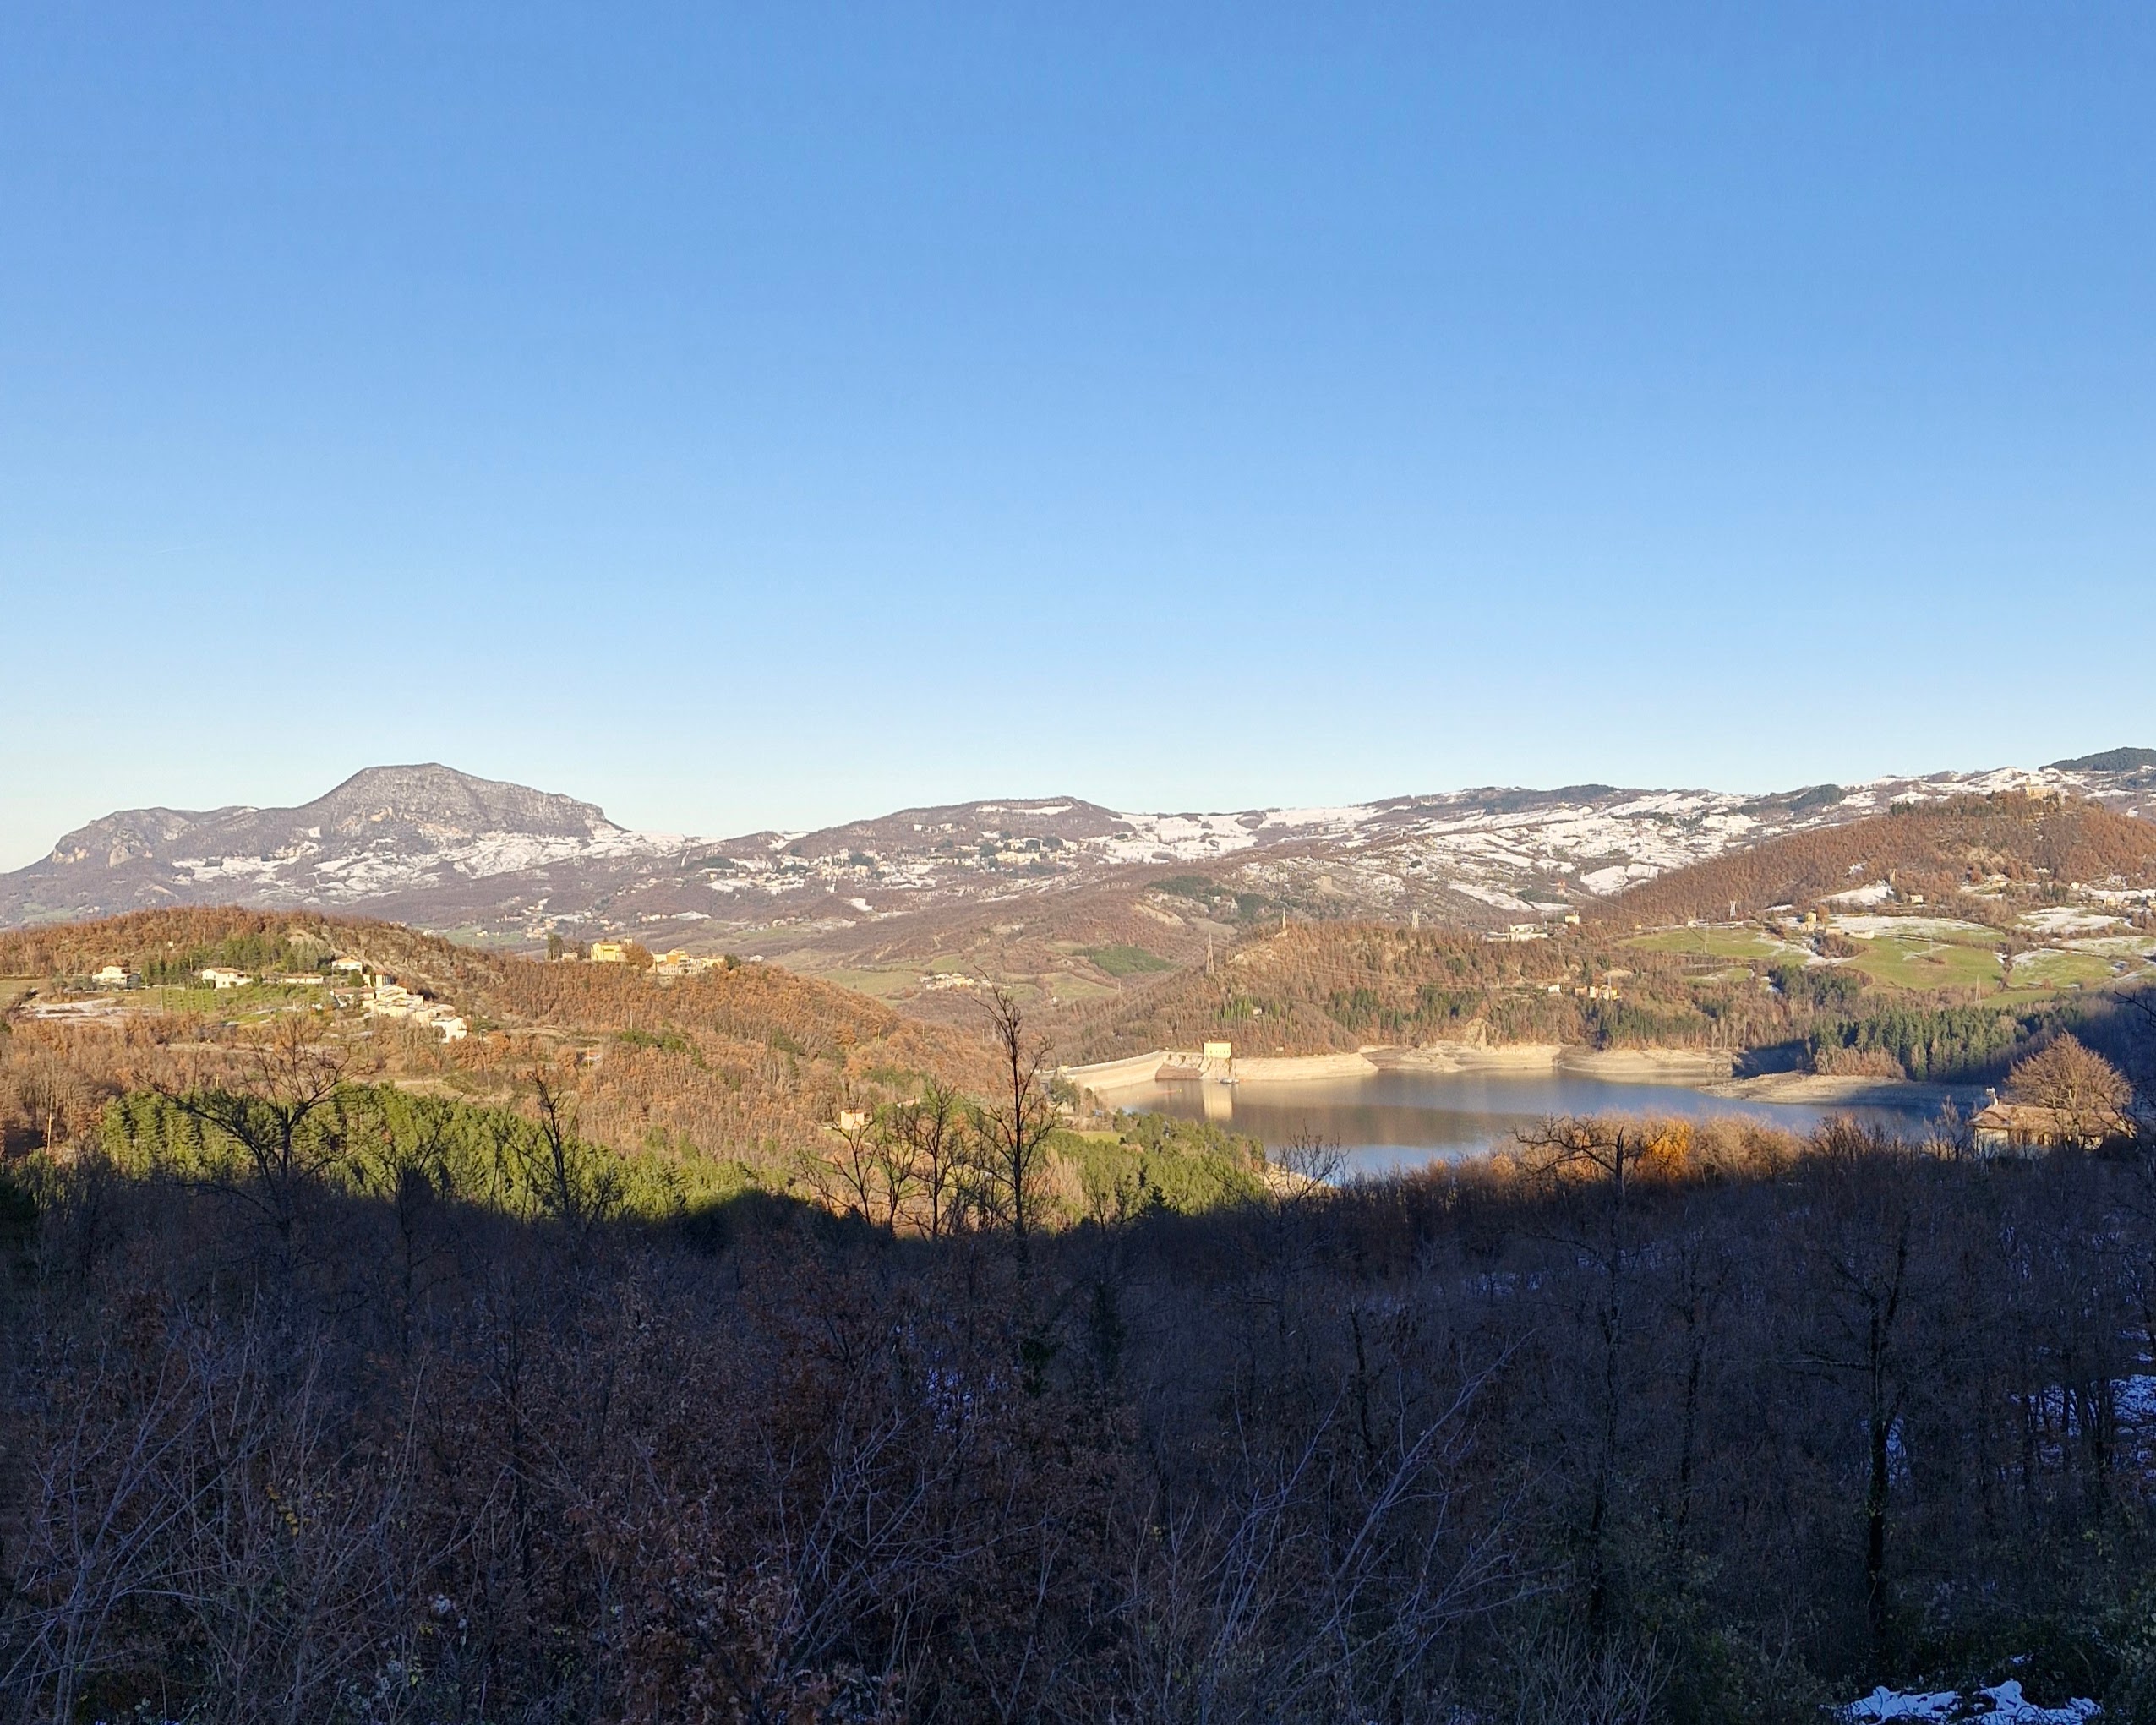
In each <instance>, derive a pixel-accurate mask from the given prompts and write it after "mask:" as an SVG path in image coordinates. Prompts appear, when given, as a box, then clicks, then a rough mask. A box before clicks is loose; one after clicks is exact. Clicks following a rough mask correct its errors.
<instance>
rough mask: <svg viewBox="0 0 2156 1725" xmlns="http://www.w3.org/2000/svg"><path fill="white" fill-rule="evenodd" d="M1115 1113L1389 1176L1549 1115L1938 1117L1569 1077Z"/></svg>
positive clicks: (1471, 1149)
mask: <svg viewBox="0 0 2156 1725" xmlns="http://www.w3.org/2000/svg"><path fill="white" fill-rule="evenodd" d="M1113 1100H1114V1102H1115V1104H1116V1106H1118V1107H1122V1108H1131V1109H1137V1110H1140V1111H1147V1112H1151V1113H1157V1114H1172V1115H1176V1116H1181V1117H1182V1118H1184V1119H1187V1120H1209V1121H1211V1122H1213V1123H1214V1125H1216V1126H1224V1127H1230V1128H1231V1129H1232V1130H1234V1131H1236V1132H1241V1133H1249V1134H1250V1135H1251V1136H1252V1137H1253V1138H1258V1139H1259V1140H1261V1141H1262V1142H1263V1143H1264V1144H1268V1145H1280V1144H1289V1143H1292V1142H1293V1141H1294V1140H1296V1138H1323V1139H1325V1140H1328V1141H1329V1142H1331V1143H1334V1144H1339V1145H1340V1148H1341V1149H1342V1150H1343V1151H1345V1153H1346V1155H1347V1161H1348V1165H1349V1167H1350V1168H1351V1170H1353V1171H1359V1172H1368V1173H1374V1172H1378V1171H1382V1170H1384V1169H1387V1168H1398V1167H1409V1166H1413V1165H1418V1164H1421V1163H1424V1162H1429V1161H1436V1160H1449V1159H1451V1158H1454V1157H1457V1156H1468V1155H1476V1154H1477V1153H1478V1152H1481V1151H1483V1150H1486V1149H1489V1148H1491V1147H1492V1146H1493V1145H1495V1144H1501V1143H1504V1142H1505V1141H1507V1140H1509V1138H1511V1136H1512V1135H1513V1133H1515V1132H1517V1131H1519V1130H1520V1128H1521V1127H1531V1126H1533V1125H1535V1124H1536V1122H1540V1121H1542V1120H1546V1119H1547V1118H1549V1117H1550V1116H1552V1115H1562V1114H1609V1115H1634V1116H1640V1115H1654V1116H1662V1117H1667V1116H1673V1115H1681V1116H1688V1117H1691V1118H1695V1119H1696V1118H1700V1117H1703V1116H1710V1115H1744V1116H1749V1117H1750V1118H1752V1119H1755V1120H1760V1121H1764V1122H1767V1123H1768V1124H1770V1125H1773V1126H1779V1127H1788V1129H1789V1130H1791V1131H1793V1132H1809V1130H1811V1128H1812V1127H1815V1126H1816V1125H1818V1124H1819V1122H1820V1121H1822V1120H1824V1119H1826V1117H1827V1116H1829V1115H1834V1114H1844V1115H1851V1116H1854V1117H1856V1118H1857V1119H1859V1120H1861V1121H1864V1122H1866V1123H1867V1124H1869V1125H1874V1126H1879V1127H1885V1128H1886V1129H1887V1130H1889V1131H1892V1132H1897V1133H1916V1132H1919V1131H1921V1130H1922V1128H1923V1127H1924V1126H1925V1125H1926V1124H1928V1123H1929V1121H1930V1120H1931V1119H1932V1118H1933V1117H1934V1115H1935V1110H1934V1109H1932V1108H1931V1107H1929V1105H1924V1106H1918V1105H1911V1106H1908V1107H1906V1108H1887V1107H1865V1108H1821V1107H1815V1106H1809V1105H1798V1104H1794V1103H1786V1102H1784V1103H1766V1102H1742V1101H1733V1100H1730V1099H1728V1098H1727V1097H1722V1096H1707V1095H1701V1094H1700V1092H1699V1091H1697V1090H1688V1089H1683V1088H1681V1087H1679V1086H1677V1085H1671V1084H1610V1083H1608V1082H1607V1081H1605V1080H1603V1079H1601V1078H1575V1077H1572V1076H1569V1075H1568V1074H1565V1073H1427V1072H1421V1073H1418V1072H1399V1071H1395V1072H1383V1073H1375V1074H1373V1075H1372V1076H1370V1077H1368V1078H1326V1079H1317V1080H1312V1081H1310V1082H1308V1083H1291V1084H1265V1083H1262V1082H1254V1081H1253V1080H1251V1079H1247V1078H1246V1079H1244V1080H1243V1081H1242V1083H1241V1084H1234V1085H1228V1084H1150V1085H1147V1086H1144V1087H1143V1088H1141V1089H1130V1090H1122V1091H1118V1092H1117V1093H1116V1095H1115V1096H1114V1098H1113Z"/></svg>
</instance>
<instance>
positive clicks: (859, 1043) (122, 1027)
mask: <svg viewBox="0 0 2156 1725" xmlns="http://www.w3.org/2000/svg"><path fill="white" fill-rule="evenodd" d="M338 956H348V957H352V958H361V959H363V960H364V961H365V962H366V963H367V964H368V967H369V974H371V975H374V976H382V977H393V978H394V979H395V980H396V981H397V982H398V983H400V984H401V985H404V986H406V987H407V988H408V989H410V990H412V991H415V992H418V993H421V994H423V995H425V996H428V997H431V998H434V999H436V1000H439V1002H442V1003H443V1005H444V1006H445V1007H448V1008H452V1009H454V1010H455V1011H456V1012H457V1013H461V1014H463V1015H464V1016H465V1017H466V1018H467V1020H468V1022H469V1025H470V1030H471V1034H470V1035H469V1036H468V1037H467V1038H466V1039H464V1040H458V1041H456V1042H445V1041H444V1040H442V1039H441V1038H440V1037H439V1036H438V1035H436V1034H434V1033H433V1032H431V1031H430V1030H428V1029H424V1028H423V1027H419V1026H416V1025H415V1026H407V1025H405V1024H400V1023H397V1022H396V1021H394V1020H376V1019H368V1018H365V1017H364V1016H363V1015H362V1014H361V1013H359V1011H358V1007H355V1006H353V1005H352V1004H350V1002H352V1001H353V999H354V997H355V996H354V993H353V991H352V988H350V987H344V988H340V987H339V986H338V985H339V984H341V983H347V984H348V983H351V982H352V979H350V978H347V977H344V976H341V975H340V974H338V973H336V972H335V971H333V970H331V969H330V965H331V963H332V961H333V960H334V958H336V957H338ZM107 964H117V965H118V966H120V967H121V968H122V969H126V970H128V971H131V972H133V973H134V974H136V975H137V976H139V978H140V979H141V980H142V981H143V982H144V983H145V985H147V986H145V987H143V988H140V989H135V990H131V991H126V992H118V991H112V992H110V993H107V994H106V995H104V996H101V997H97V996H88V995H86V993H85V991H84V990H83V989H82V988H81V987H80V986H79V985H80V983H81V980H82V979H84V978H85V977H86V976H88V975H90V974H93V973H95V972H96V970H98V969H101V968H102V967H104V966H106V965H107ZM210 966H226V967H229V968H231V969H235V970H237V971H240V972H243V973H244V974H247V975H248V976H249V977H251V978H255V979H259V980H258V981H257V982H256V983H254V985H249V986H247V987H242V988H235V989H230V990H225V991H219V992H217V993H216V994H215V995H214V996H212V995H211V994H210V991H208V990H207V989H205V988H202V987H201V986H199V972H200V971H201V970H202V969H205V968H206V967H210ZM287 975H290V976H308V975H312V976H314V977H317V978H319V979H321V980H318V981H317V982H315V983H314V984H313V985H306V986H291V985H282V984H281V983H280V982H279V981H278V979H280V978H281V977H285V976H287ZM5 978H12V979H15V980H14V981H13V982H11V983H7V984H4V985H0V987H4V988H5V989H6V991H7V993H6V994H0V1002H4V1001H5V999H6V998H8V996H19V995H21V994H23V993H24V992H25V991H26V990H27V991H32V992H31V993H30V997H29V998H28V999H27V1000H26V1001H24V1002H20V1003H19V1005H18V1007H17V1008H16V1010H15V1012H14V1015H13V1017H12V1019H11V1021H10V1023H9V1024H8V1026H7V1027H6V1028H7V1029H8V1030H9V1031H10V1032H11V1033H12V1034H9V1035H8V1036H7V1037H6V1038H4V1039H0V1041H5V1042H11V1043H13V1044H14V1052H15V1055H16V1056H18V1064H20V1063H21V1062H24V1061H30V1062H32V1064H33V1065H35V1063H36V1062H38V1061H43V1062H45V1064H44V1065H43V1066H40V1067H38V1070H41V1071H43V1070H46V1069H47V1067H49V1069H50V1072H51V1073H52V1082H53V1084H55V1085H57V1086H58V1088H59V1089H60V1090H62V1091H63V1092H64V1095H63V1097H62V1099H61V1100H60V1101H59V1102H58V1103H57V1104H56V1106H58V1107H60V1108H62V1109H63V1111H68V1112H71V1113H74V1114H79V1116H81V1118H80V1120H79V1122H77V1125H78V1127H79V1128H80V1129H82V1130H88V1129H89V1125H90V1122H92V1121H93V1120H94V1119H95V1118H96V1115H97V1114H98V1112H99V1111H101V1109H102V1108H103V1107H104V1105H105V1104H106V1102H107V1101H109V1100H112V1098H113V1097H115V1096H117V1095H120V1094H122V1093H123V1091H125V1090H127V1089H131V1088H134V1087H136V1086H139V1085H141V1084H157V1083H163V1082H174V1083H181V1084H185V1083H190V1082H195V1081H198V1080H199V1079H200V1078H203V1077H204V1076H205V1075H208V1074H213V1073H215V1072H216V1070H217V1069H218V1062H219V1061H220V1060H221V1058H222V1057H224V1056H226V1055H227V1053H229V1052H232V1051H236V1050H237V1049H238V1048H239V1047H241V1046H243V1045H244V1043H245V1040H246V1038H247V1036H248V1034H250V1032H252V1031H254V1030H259V1029H262V1028H263V1027H265V1026H267V1025H269V1024H273V1023H275V1022H276V1021H277V1020H278V1019H280V1018H282V1017H285V1016H288V1015H289V1014H291V1013H293V1012H294V1011H295V1010H297V1011H302V1012H304V1011H306V1010H307V1009H308V1007H312V1006H314V1005H318V1004H319V1005H320V1006H322V1007H325V1010H328V1011H329V1013H330V1018H331V1019H332V1021H333V1022H334V1024H335V1025H336V1027H337V1029H336V1031H335V1033H334V1034H335V1036H336V1040H338V1042H339V1045H341V1046H345V1047H347V1048H348V1049H349V1051H350V1059H351V1067H350V1071H351V1073H352V1076H353V1077H355V1078H389V1079H392V1080H395V1081H398V1082H401V1083H404V1084H412V1085H418V1086H421V1087H428V1088H434V1089H446V1090H449V1091H452V1092H454V1093H455V1094H456V1095H460V1096H462V1097H464V1098H466V1099H467V1100H473V1101H478V1102H489V1103H500V1102H506V1101H509V1100H513V1099H514V1098H515V1097H516V1095H519V1094H520V1089H519V1087H520V1084H521V1082H522V1079H523V1078H524V1076H525V1075H526V1074H527V1073H530V1072H531V1071H532V1070H535V1069H537V1068H538V1067H554V1068H559V1069H565V1070H567V1071H570V1072H571V1073H573V1074H574V1077H573V1082H574V1084H575V1086H576V1089H577V1091H578V1093H579V1095H580V1096H581V1109H582V1116H581V1123H582V1127H583V1129H584V1130H585V1132H586V1133H587V1135H589V1136H590V1137H591V1138H593V1139H594V1140H595V1141H596V1142H598V1143H601V1144H606V1145H608V1146H609V1147H611V1148H614V1149H620V1150H625V1151H627V1150H648V1151H655V1152H657V1153H658V1154H662V1155H675V1156H679V1157H682V1158H686V1159H690V1160H696V1159H712V1158H718V1159H723V1160H726V1161H727V1162H729V1163H741V1164H744V1165H748V1166H749V1167H751V1168H752V1169H754V1170H756V1171H758V1172H759V1173H762V1172H765V1171H772V1172H774V1173H776V1172H778V1171H783V1169H784V1168H785V1167H786V1166H788V1165H789V1162H790V1159H791V1158H792V1157H793V1156H794V1154H795V1153H796V1152H797V1151H798V1150H800V1149H801V1148H803V1147H805V1146H814V1145H816V1144H819V1143H820V1142H821V1134H822V1132H823V1128H824V1126H825V1124H826V1122H827V1121H828V1120H829V1118H830V1117H831V1115H832V1111H833V1110H834V1109H835V1108H836V1107H837V1106H838V1104H839V1100H840V1099H841V1098H842V1097H854V1098H857V1099H860V1100H876V1097H877V1095H878V1094H879V1091H878V1086H879V1084H882V1083H884V1082H885V1081H891V1082H896V1083H898V1084H901V1085H902V1086H903V1084H904V1083H905V1082H908V1080H907V1079H906V1078H904V1077H903V1076H902V1075H906V1074H929V1075H933V1076H935V1077H937V1078H942V1080H944V1081H945V1082H947V1083H952V1084H959V1085H962V1086H966V1085H974V1084H978V1083H980V1081H982V1079H983V1078H985V1071H986V1068H985V1064H984V1062H985V1044H984V1043H983V1042H982V1041H981V1040H980V1039H979V1038H977V1037H974V1036H970V1035H968V1034H964V1033H963V1032H962V1031H958V1030H953V1029H947V1028H942V1027H938V1026H936V1025H932V1024H922V1023H920V1022H919V1021H917V1020H914V1019H909V1018H903V1017H902V1016H901V1015H900V1014H898V1013H895V1012H893V1011H892V1009H891V1008H889V1007H886V1006H884V1005H882V1003H880V1002H876V1001H873V1000H871V999H869V998H868V997H867V996H864V995H860V994H857V993H854V991H851V990H849V989H845V988H840V987H838V986H835V985H832V984H828V983H823V982H818V981H816V980H811V979H809V978H805V977H800V976H795V975H793V974H789V973H788V972H786V971H784V970H781V969H777V968H776V967H773V966H767V965H761V964H748V963H745V964H740V965H738V966H734V967H730V968H713V969H708V970H706V971H704V972H703V973H701V974H698V975H693V976H686V977H683V978H680V980H674V981H660V980H657V979H656V978H654V977H653V976H652V974H649V973H648V972H647V971H645V970H643V969H639V968H637V967H636V965H634V964H591V963H545V962H543V961H540V960H537V959H528V958H509V957H505V956H502V955H499V954H495V953H484V952H479V951H475V950H473V949H472V948H469V947H460V946H456V945H453V944H452V943H450V942H448V941H445V940H442V939H439V938H438V937H436V936H430V935H423V934H420V933H418V932H417V931H413V930H411V929H407V928H403V927H400V926H398V925H394V924H389V923H377V922H365V921H360V920H350V919H341V918H336V917H328V916H322V915H319V914H312V913H296V912H290V911H283V912H271V911H250V910H235V909H174V910H164V911H144V912H139V913H137V914H133V915H128V916H122V917H114V918H111V919H107V920H102V921H98V922H90V923H77V924H70V925H64V926H59V927H48V928H41V929H32V930H20V931H13V932H9V933H4V934H0V979H5ZM70 983H73V984H74V986H70ZM71 996H81V997H82V999H81V1002H80V1003H81V1004H84V1005H87V1006H88V1007H91V1008H93V1009H94V1010H93V1011H92V1013H90V1014H86V1015H84V1016H81V1017H76V1016H74V1015H72V1013H68V1014H66V1015H63V1016H54V1017H41V1016H40V1015H39V1013H40V1009H41V1007H44V1006H45V1005H46V1003H48V1002H52V1003H58V1004H60V1005H62V1006H63V1007H64V1004H65V1003H66V1002H68V999H69V998H70V997H71ZM340 1000H341V1001H342V1002H346V1004H343V1005H339V1004H338V1002H340ZM362 1032H363V1033H364V1034H361V1033H362ZM29 1069H30V1068H29V1067H24V1070H29Z"/></svg>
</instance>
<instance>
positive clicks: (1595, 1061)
mask: <svg viewBox="0 0 2156 1725" xmlns="http://www.w3.org/2000/svg"><path fill="white" fill-rule="evenodd" d="M1231 1071H1232V1074H1233V1077H1234V1078H1235V1080H1236V1083H1237V1084H1261V1085H1266V1086H1271V1085H1276V1084H1315V1083H1337V1082H1339V1081H1340V1080H1341V1079H1343V1078H1371V1077H1375V1076H1376V1075H1378V1073H1385V1072H1407V1073H1487V1074H1492V1075H1506V1076H1517V1077H1523V1078H1524V1077H1531V1076H1537V1075H1545V1074H1564V1075H1566V1076H1569V1077H1575V1078H1594V1079H1598V1080H1600V1081H1601V1082H1602V1083H1604V1084H1648V1085H1665V1086H1674V1087H1678V1088H1681V1089H1692V1090H1697V1091H1699V1092H1700V1093H1701V1094H1703V1095H1711V1096H1717V1097H1722V1098H1726V1099H1728V1100H1735V1101H1749V1102H1759V1103H1762V1104H1769V1105H1782V1104H1798V1105H1809V1106H1813V1107H1820V1106H1827V1107H1833V1106H1847V1107H1881V1106H1883V1107H1921V1106H1931V1107H1941V1106H1945V1105H1947V1104H1950V1103H1951V1104H1952V1105H1956V1106H1957V1107H1964V1108H1966V1107H1971V1106H1973V1105H1977V1104H1978V1103H1979V1102H1980V1101H1981V1100H1982V1099H1983V1092H1982V1090H1981V1089H1980V1088H1979V1087H1975V1086H1971V1085H1965V1084H1919V1083H1917V1082H1915V1081H1913V1080H1912V1079H1908V1078H1837V1077H1832V1076H1830V1075H1827V1074H1825V1073H1794V1072H1791V1073H1765V1074H1762V1075H1760V1076H1758V1077H1754V1078H1738V1077H1737V1076H1736V1065H1735V1058H1734V1056H1731V1055H1729V1054H1727V1053H1719V1052H1713V1051H1701V1050H1698V1049H1689V1048H1608V1049H1597V1048H1586V1047H1581V1046H1579V1045H1575V1044H1569V1043H1558V1042H1515V1043H1504V1044H1496V1045H1489V1044H1482V1043H1467V1042H1438V1043H1431V1044H1428V1045H1425V1046H1422V1047H1419V1048H1400V1047H1381V1046H1373V1047H1367V1048H1362V1049H1358V1050H1356V1051H1355V1052H1354V1053H1352V1054H1307V1055H1258V1056H1249V1057H1247V1058H1238V1059H1236V1060H1235V1061H1234V1062H1231V1063H1229V1064H1225V1065H1224V1064H1222V1063H1221V1062H1206V1061H1204V1060H1203V1059H1202V1057H1201V1056H1199V1055H1198V1053H1197V1052H1195V1051H1175V1050H1168V1049H1155V1050H1154V1051H1151V1052H1149V1053H1146V1054H1141V1055H1133V1056H1127V1057H1126V1058H1124V1059H1122V1060H1112V1061H1101V1062H1095V1063H1094V1064H1092V1065H1089V1066H1073V1067H1062V1068H1060V1069H1059V1076H1061V1077H1062V1078H1065V1079H1067V1080H1068V1081H1069V1082H1070V1083H1071V1084H1073V1085H1074V1086H1075V1087H1076V1088H1077V1089H1078V1091H1079V1092H1080V1093H1081V1094H1083V1093H1086V1092H1091V1093H1092V1094H1093V1095H1094V1096H1095V1097H1096V1098H1097V1099H1098V1100H1100V1101H1101V1102H1103V1103H1104V1104H1106V1105H1111V1106H1112V1105H1113V1104H1114V1100H1115V1098H1116V1096H1117V1095H1120V1094H1123V1093H1127V1092H1129V1091H1133V1090H1138V1089H1149V1088H1150V1087H1151V1086H1152V1085H1154V1084H1158V1083H1160V1082H1161V1081H1162V1080H1163V1079H1164V1078H1167V1079H1182V1080H1185V1081H1188V1080H1202V1081H1209V1082H1219V1081H1220V1080H1222V1079H1224V1078H1226V1077H1228V1076H1229V1074H1230V1073H1231Z"/></svg>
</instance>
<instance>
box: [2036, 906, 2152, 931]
mask: <svg viewBox="0 0 2156 1725" xmlns="http://www.w3.org/2000/svg"><path fill="white" fill-rule="evenodd" d="M2125 920H2126V919H2125V918H2124V917H2123V916H2106V915H2105V914H2104V913H2103V912H2102V911H2100V910H2077V909H2074V907H2073V906H2072V905H2071V904H2053V905H2050V906H2048V907H2046V908H2045V909H2042V910H2032V911H2030V912H2029V913H2028V915H2026V916H2024V917H2022V927H2023V928H2026V929H2033V930H2034V931H2036V932H2037V933H2039V934H2046V935H2064V934H2087V933H2089V932H2092V931H2094V930H2097V929H2099V928H2116V927H2118V926H2119V925H2121V923H2123V922H2124V921H2125Z"/></svg>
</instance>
